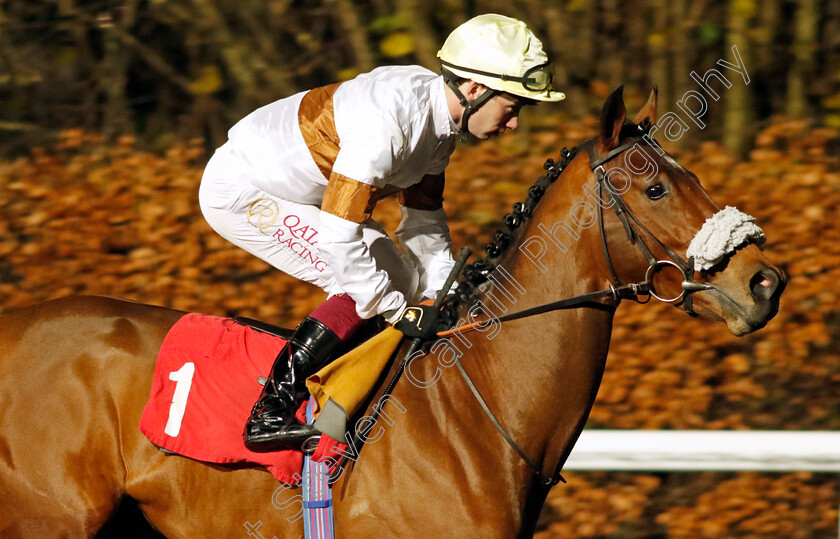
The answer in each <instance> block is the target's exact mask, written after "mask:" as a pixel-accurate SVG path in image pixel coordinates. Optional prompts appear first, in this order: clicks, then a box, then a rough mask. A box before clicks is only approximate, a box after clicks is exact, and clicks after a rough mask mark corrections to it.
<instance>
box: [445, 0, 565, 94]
mask: <svg viewBox="0 0 840 539" xmlns="http://www.w3.org/2000/svg"><path fill="white" fill-rule="evenodd" d="M437 55H438V58H440V62H441V64H442V65H443V72H444V76H445V77H446V76H447V75H448V74H447V71H448V72H449V73H451V74H454V75H456V76H458V77H460V78H464V79H470V80H472V81H475V82H478V83H480V84H483V85H484V86H487V87H488V88H492V89H493V90H497V91H499V92H507V93H509V94H512V95H515V96H519V97H524V98H526V99H531V100H535V101H560V100H561V99H564V98H565V97H566V95H565V94H563V93H562V92H558V91H556V90H554V88H552V86H551V79H552V69H551V63H550V62H549V60H548V56H547V55H546V54H545V51H543V46H542V42H541V41H540V40H539V39H538V38H537V36H535V35H534V33H533V32H531V30H530V29H529V28H528V26H527V25H526V24H525V23H524V22H522V21H520V20H517V19H514V18H511V17H505V16H504V15H497V14H495V13H488V14H485V15H479V16H477V17H474V18H472V19H470V20H468V21H467V22H465V23H464V24H462V25H461V26H459V27H458V28H456V29H455V30H453V31H452V33H451V34H449V37H448V38H446V41H445V42H444V44H443V47H442V48H441V49H440V51H438V54H437ZM449 78H451V75H450V76H449Z"/></svg>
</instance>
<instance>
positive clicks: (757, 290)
mask: <svg viewBox="0 0 840 539" xmlns="http://www.w3.org/2000/svg"><path fill="white" fill-rule="evenodd" d="M778 286H779V276H778V275H776V273H775V272H774V271H771V270H769V269H763V270H761V271H758V272H756V274H755V275H753V276H752V279H750V292H752V295H753V297H754V298H756V299H763V300H768V299H770V298H772V297H773V294H774V293H775V292H776V288H777V287H778Z"/></svg>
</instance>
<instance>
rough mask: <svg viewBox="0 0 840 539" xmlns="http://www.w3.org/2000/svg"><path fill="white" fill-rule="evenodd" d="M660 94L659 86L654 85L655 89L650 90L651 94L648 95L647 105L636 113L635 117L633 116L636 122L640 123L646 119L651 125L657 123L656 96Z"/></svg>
mask: <svg viewBox="0 0 840 539" xmlns="http://www.w3.org/2000/svg"><path fill="white" fill-rule="evenodd" d="M658 94H659V88H658V87H657V86H654V87H653V90H651V91H650V96H649V97H648V100H647V103H645V106H643V107H642V108H641V110H639V112H637V113H636V116H635V118H633V123H634V124H640V123H642V122H644V121H645V120H648V121H649V122H650V124H651V125H655V124H656V96H657V95H658Z"/></svg>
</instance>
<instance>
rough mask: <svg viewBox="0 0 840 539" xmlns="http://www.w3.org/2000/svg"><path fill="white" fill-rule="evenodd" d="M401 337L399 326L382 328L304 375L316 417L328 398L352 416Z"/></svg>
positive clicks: (385, 365)
mask: <svg viewBox="0 0 840 539" xmlns="http://www.w3.org/2000/svg"><path fill="white" fill-rule="evenodd" d="M402 338H403V333H402V332H401V331H399V330H398V329H394V328H393V327H388V328H385V329H384V330H383V331H382V332H380V333H379V334H377V335H375V336H374V337H373V338H372V339H369V340H367V341H365V342H364V343H362V345H361V346H358V347H356V348H354V349H353V350H351V351H349V352H347V353H346V354H344V355H343V356H341V357H340V358H338V359H336V360H335V361H333V362H332V363H330V364H329V365H327V366H326V367H324V368H323V369H321V370H320V371H318V372H317V373H315V374H313V375H312V376H310V377H309V378H307V379H306V387H307V388H308V389H309V393H310V394H311V395H312V396H313V397H315V400H316V401H317V403H318V407H317V409H316V410H315V417H317V416H318V414H320V413H321V410H323V409H324V405H325V404H326V403H327V400H329V399H332V400H333V401H335V402H336V404H338V405H340V406H341V407H342V408H344V410H345V412H347V417H353V415H354V414H355V413H356V412H357V411H358V410H359V407H360V406H361V405H362V404H363V403H364V402H365V400H366V399H367V397H368V395H369V393H370V392H371V391H372V390H373V388H374V385H375V384H376V381H377V380H379V377H380V376H381V374H382V371H384V370H385V368H386V367H387V365H388V360H389V359H390V358H391V355H392V354H393V353H394V350H396V349H397V347H398V346H399V345H400V342H401V341H402Z"/></svg>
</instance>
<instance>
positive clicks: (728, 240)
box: [685, 206, 766, 271]
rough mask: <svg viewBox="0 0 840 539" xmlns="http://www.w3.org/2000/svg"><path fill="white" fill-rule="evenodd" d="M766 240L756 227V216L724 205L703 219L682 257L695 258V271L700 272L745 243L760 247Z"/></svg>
mask: <svg viewBox="0 0 840 539" xmlns="http://www.w3.org/2000/svg"><path fill="white" fill-rule="evenodd" d="M765 240H766V238H765V237H764V232H763V231H762V230H761V228H759V227H758V225H756V224H755V217H753V216H751V215H747V214H746V213H744V212H742V211H740V210H738V208H735V207H733V206H727V207H725V208H724V209H722V210H720V211H719V212H717V213H716V214H714V215H713V216H712V217H711V218H709V219H706V222H705V223H703V228H701V229H700V231H699V232H697V234H696V235H695V236H694V239H693V240H691V244H690V245H689V246H688V250H687V251H686V252H685V254H686V256H688V257H689V258H694V269H696V270H697V271H702V270H705V269H709V268H711V267H712V266H714V265H715V264H717V263H718V262H720V261H721V260H723V257H724V256H726V255H727V254H728V253H730V252H732V251H734V250H735V249H736V248H737V247H738V246H740V245H741V244H743V243H744V242H746V241H751V242H752V243H755V244H756V245H762V244H764V242H765Z"/></svg>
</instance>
